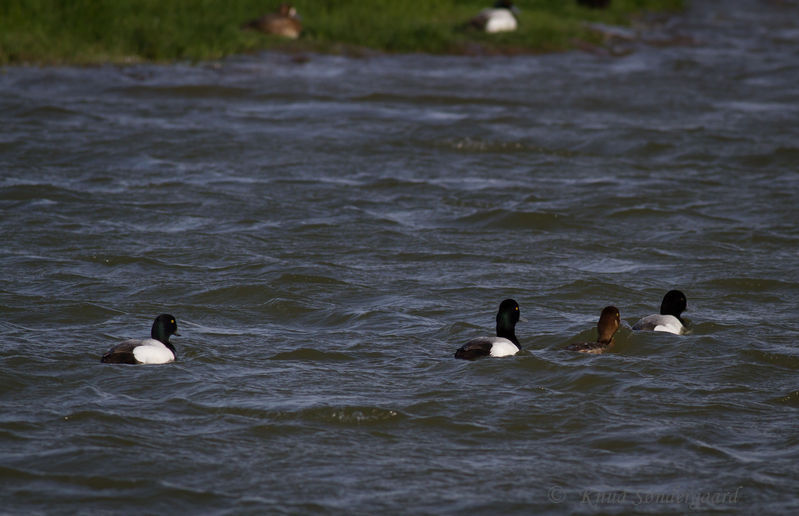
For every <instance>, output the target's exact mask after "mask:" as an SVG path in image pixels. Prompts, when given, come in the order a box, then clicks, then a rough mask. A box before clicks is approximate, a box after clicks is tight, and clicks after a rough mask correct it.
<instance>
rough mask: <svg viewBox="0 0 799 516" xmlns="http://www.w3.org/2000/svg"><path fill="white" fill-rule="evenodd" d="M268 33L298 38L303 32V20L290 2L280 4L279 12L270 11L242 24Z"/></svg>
mask: <svg viewBox="0 0 799 516" xmlns="http://www.w3.org/2000/svg"><path fill="white" fill-rule="evenodd" d="M242 28H244V29H253V30H257V31H260V32H263V33H266V34H276V35H278V36H283V37H284V38H290V39H297V38H299V37H300V32H302V22H300V17H299V16H298V15H297V10H296V9H295V8H294V7H293V6H292V5H290V4H280V7H278V10H277V12H274V13H269V14H266V15H264V16H261V17H260V18H258V19H256V20H252V21H250V22H247V23H245V24H244V25H242Z"/></svg>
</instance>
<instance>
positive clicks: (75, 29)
mask: <svg viewBox="0 0 799 516" xmlns="http://www.w3.org/2000/svg"><path fill="white" fill-rule="evenodd" d="M492 2H493V0H435V1H431V0H296V1H294V2H293V4H294V5H295V6H296V7H297V10H298V12H299V13H300V15H301V16H302V20H303V24H304V26H305V29H304V32H303V35H302V37H301V38H300V39H299V40H297V41H286V40H283V39H281V38H279V37H275V36H264V35H262V34H258V33H254V32H251V31H243V30H241V29H240V28H239V27H240V25H241V24H242V23H243V22H245V21H247V20H250V19H252V18H256V17H258V16H259V15H261V14H264V13H265V12H267V11H270V10H272V9H274V8H276V6H277V5H278V4H279V3H280V0H271V1H270V0H3V1H1V2H0V64H15V63H36V64H55V63H79V64H88V63H103V62H113V63H123V62H137V61H173V60H204V59H216V58H220V57H223V56H226V55H230V54H237V53H247V52H253V51H258V50H264V49H280V50H297V51H319V52H357V51H359V49H372V50H376V51H383V52H431V53H518V52H547V51H556V50H563V49H568V48H571V47H573V46H574V45H576V44H578V43H579V42H588V43H599V42H600V36H599V35H597V34H596V33H593V32H592V31H590V30H589V29H587V28H585V22H586V21H590V22H602V23H607V24H619V25H624V24H627V23H629V21H630V19H631V16H634V15H635V14H636V13H639V12H642V11H645V10H648V11H664V10H676V9H680V8H681V7H682V5H683V3H684V0H613V2H612V4H613V6H612V8H610V9H608V10H592V9H587V8H583V7H578V6H577V5H576V3H575V2H574V1H573V0H527V1H525V0H518V1H517V2H516V5H517V6H518V7H519V8H520V9H521V13H520V15H519V23H520V28H519V30H518V31H516V32H513V33H506V34H497V35H487V34H482V33H479V32H476V31H473V30H468V29H465V28H464V22H465V21H466V20H468V19H469V18H470V17H471V16H473V15H474V14H476V13H477V12H479V10H480V9H481V8H483V7H485V6H486V5H490V4H491V3H492Z"/></svg>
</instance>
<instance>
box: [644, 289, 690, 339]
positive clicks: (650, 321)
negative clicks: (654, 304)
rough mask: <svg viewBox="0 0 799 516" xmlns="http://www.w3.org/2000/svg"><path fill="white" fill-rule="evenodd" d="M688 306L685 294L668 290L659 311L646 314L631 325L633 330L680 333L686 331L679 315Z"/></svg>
mask: <svg viewBox="0 0 799 516" xmlns="http://www.w3.org/2000/svg"><path fill="white" fill-rule="evenodd" d="M687 307H688V301H687V300H686V299H685V294H683V293H682V292H681V291H679V290H669V291H668V292H666V295H665V296H663V301H662V302H661V303H660V313H659V314H652V315H647V316H646V317H644V318H642V319H641V320H640V321H638V322H637V323H635V324H634V325H633V330H641V331H665V332H667V333H674V334H675V335H682V334H683V333H685V332H686V328H685V322H684V321H683V320H682V318H681V317H680V316H681V315H682V313H683V312H684V311H685V309H686V308H687Z"/></svg>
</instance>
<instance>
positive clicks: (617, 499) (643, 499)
mask: <svg viewBox="0 0 799 516" xmlns="http://www.w3.org/2000/svg"><path fill="white" fill-rule="evenodd" d="M741 489H742V487H740V486H739V487H737V488H735V489H729V490H708V491H691V490H685V491H679V490H675V491H645V490H641V491H636V490H627V489H614V490H601V489H564V488H562V487H559V486H552V487H550V488H549V489H548V490H547V498H548V499H549V501H550V502H553V503H563V502H569V503H579V504H582V505H586V506H589V507H593V508H597V507H601V506H604V505H632V506H643V505H682V506H685V507H687V508H689V509H692V510H696V509H702V508H708V507H714V506H716V507H717V506H725V505H726V506H731V505H737V504H738V503H739V502H740V500H741Z"/></svg>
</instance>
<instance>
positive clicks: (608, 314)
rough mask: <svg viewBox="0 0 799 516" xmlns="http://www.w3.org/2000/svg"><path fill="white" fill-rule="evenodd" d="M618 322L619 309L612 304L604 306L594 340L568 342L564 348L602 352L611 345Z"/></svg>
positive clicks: (581, 351) (594, 352) (619, 320)
mask: <svg viewBox="0 0 799 516" xmlns="http://www.w3.org/2000/svg"><path fill="white" fill-rule="evenodd" d="M620 324H621V318H620V316H619V309H618V308H616V307H615V306H612V305H610V306H606V307H605V308H603V309H602V313H601V314H600V316H599V322H598V323H597V325H596V327H597V330H599V335H598V336H597V339H596V342H577V343H575V344H569V345H568V346H567V347H566V349H568V350H569V351H579V352H580V353H592V354H595V355H598V354H600V353H604V352H605V351H607V350H608V349H610V347H611V346H612V345H613V336H614V335H615V334H616V331H617V330H618V329H619V325H620Z"/></svg>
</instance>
